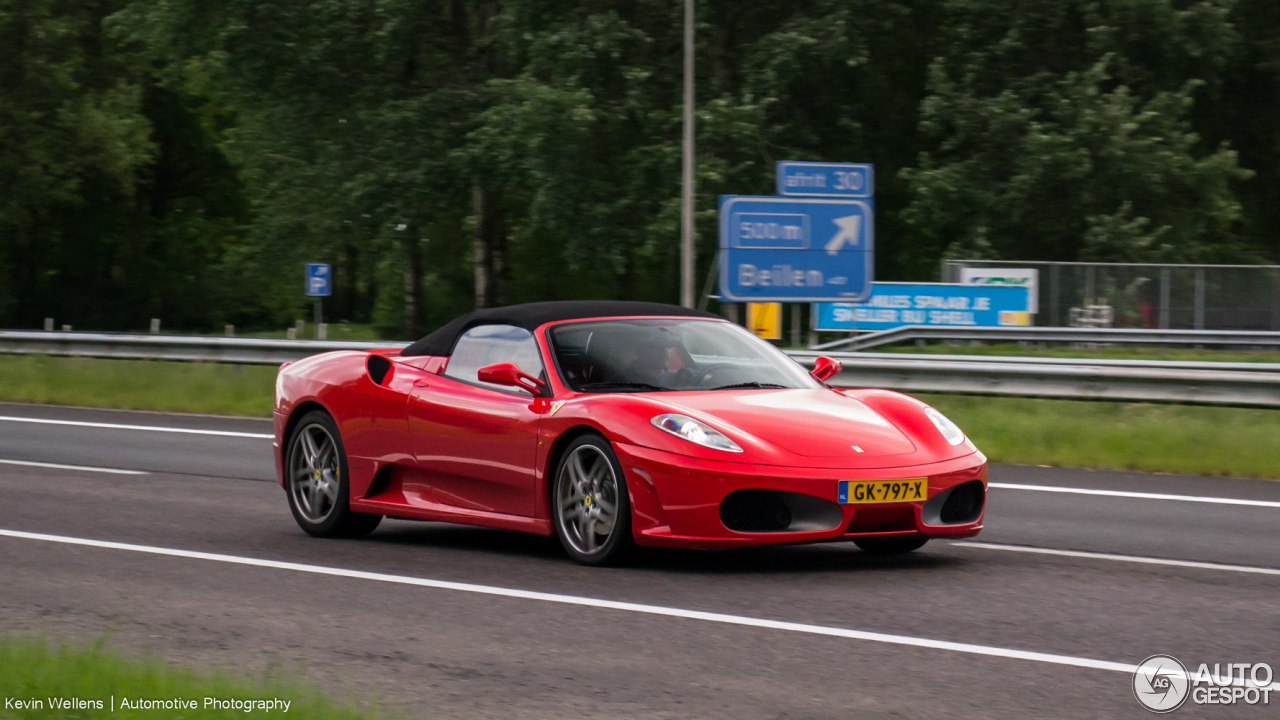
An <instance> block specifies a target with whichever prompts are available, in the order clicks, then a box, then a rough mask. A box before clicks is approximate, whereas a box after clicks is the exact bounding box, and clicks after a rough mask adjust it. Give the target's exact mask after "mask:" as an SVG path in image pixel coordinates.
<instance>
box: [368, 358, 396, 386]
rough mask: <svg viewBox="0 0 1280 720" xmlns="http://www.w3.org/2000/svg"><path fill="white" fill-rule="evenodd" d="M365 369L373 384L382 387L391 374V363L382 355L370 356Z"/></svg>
mask: <svg viewBox="0 0 1280 720" xmlns="http://www.w3.org/2000/svg"><path fill="white" fill-rule="evenodd" d="M365 368H366V369H367V370H368V371H369V378H370V379H372V380H373V383H374V384H375V385H381V384H382V381H384V380H386V379H387V376H388V375H390V374H391V361H390V360H388V359H386V358H385V357H383V356H381V355H370V356H369V360H368V361H367V362H366V364H365Z"/></svg>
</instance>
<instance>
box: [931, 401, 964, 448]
mask: <svg viewBox="0 0 1280 720" xmlns="http://www.w3.org/2000/svg"><path fill="white" fill-rule="evenodd" d="M924 414H925V415H928V416H929V419H930V420H932V421H933V426H934V427H936V428H938V432H940V433H942V437H944V438H946V440H947V442H949V443H951V444H952V445H959V444H960V443H962V442H964V431H962V430H961V429H960V428H959V427H957V426H956V424H955V423H953V422H951V421H950V420H948V419H947V416H946V415H943V414H942V413H940V412H938V411H937V410H934V409H933V408H931V407H927V408H925V409H924Z"/></svg>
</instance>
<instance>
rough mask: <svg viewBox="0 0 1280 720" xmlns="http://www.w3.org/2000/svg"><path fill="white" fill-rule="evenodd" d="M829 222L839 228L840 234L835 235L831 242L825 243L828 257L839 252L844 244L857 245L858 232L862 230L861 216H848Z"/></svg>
mask: <svg viewBox="0 0 1280 720" xmlns="http://www.w3.org/2000/svg"><path fill="white" fill-rule="evenodd" d="M831 222H834V223H835V224H836V225H838V226H839V227H840V232H838V233H836V234H835V235H834V236H833V237H832V238H831V240H829V241H828V242H827V245H826V251H827V254H828V255H835V254H836V253H838V252H840V250H841V248H843V247H844V244H845V243H846V242H848V243H849V244H851V245H857V244H858V231H859V230H861V229H862V216H861V215H850V216H848V217H842V218H836V219H835V220H832V221H831Z"/></svg>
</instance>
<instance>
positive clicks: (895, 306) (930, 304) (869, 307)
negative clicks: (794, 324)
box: [815, 282, 1031, 330]
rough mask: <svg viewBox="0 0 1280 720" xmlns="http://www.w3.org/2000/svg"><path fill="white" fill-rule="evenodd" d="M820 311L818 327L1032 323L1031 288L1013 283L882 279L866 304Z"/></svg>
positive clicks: (827, 306)
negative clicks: (1028, 297)
mask: <svg viewBox="0 0 1280 720" xmlns="http://www.w3.org/2000/svg"><path fill="white" fill-rule="evenodd" d="M816 310H817V313H818V320H817V324H816V326H815V329H816V330H888V329H889V328H896V327H901V326H903V325H942V326H950V327H999V326H1010V325H1014V326H1016V325H1030V324H1031V314H1030V313H1028V312H1027V293H1026V289H1025V288H1020V287H1013V286H1009V285H964V284H951V283H896V282H884V283H881V282H878V283H873V284H872V290H871V297H869V298H867V299H866V300H865V301H863V302H851V303H818V305H817V307H816Z"/></svg>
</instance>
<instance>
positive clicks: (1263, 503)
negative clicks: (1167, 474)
mask: <svg viewBox="0 0 1280 720" xmlns="http://www.w3.org/2000/svg"><path fill="white" fill-rule="evenodd" d="M987 486H988V487H993V488H1001V489H1003V490H1035V491H1037V492H1052V493H1072V494H1074V495H1103V496H1105V497H1123V498H1138V499H1140V500H1179V501H1182V502H1198V503H1213V504H1215V505H1249V506H1252V507H1271V508H1280V502H1274V501H1271V500H1241V499H1239V498H1224V497H1202V496H1199V495H1164V494H1161V493H1140V492H1123V491H1120V490H1093V489H1091V488H1071V487H1054V486H1053V485H1019V484H1017V483H994V482H993V483H987Z"/></svg>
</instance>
